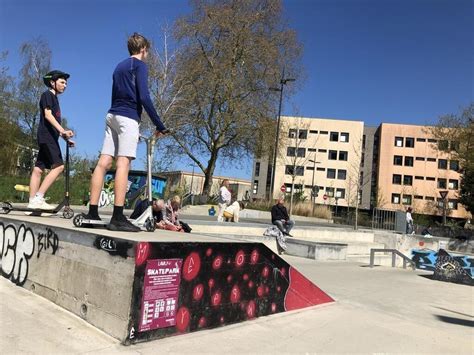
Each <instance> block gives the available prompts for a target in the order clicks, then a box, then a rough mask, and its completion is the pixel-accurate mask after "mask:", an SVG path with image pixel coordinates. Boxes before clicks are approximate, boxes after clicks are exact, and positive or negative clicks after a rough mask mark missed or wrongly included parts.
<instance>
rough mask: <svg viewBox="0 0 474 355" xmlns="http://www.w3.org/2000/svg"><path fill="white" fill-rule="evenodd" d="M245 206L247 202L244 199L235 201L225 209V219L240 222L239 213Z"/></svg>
mask: <svg viewBox="0 0 474 355" xmlns="http://www.w3.org/2000/svg"><path fill="white" fill-rule="evenodd" d="M244 208H245V204H244V203H243V202H242V201H234V203H233V204H231V205H230V206H228V207H227V208H226V209H225V210H224V214H223V216H224V220H225V221H226V222H229V221H230V222H236V223H237V222H238V221H239V213H240V211H242V210H243V209H244Z"/></svg>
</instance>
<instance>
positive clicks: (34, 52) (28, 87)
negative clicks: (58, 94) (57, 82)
mask: <svg viewBox="0 0 474 355" xmlns="http://www.w3.org/2000/svg"><path fill="white" fill-rule="evenodd" d="M20 56H21V60H22V62H23V65H22V67H21V69H20V73H19V83H18V95H17V102H16V109H17V116H18V121H19V122H18V123H19V124H20V127H21V128H22V130H23V131H24V132H25V133H26V134H27V135H28V137H29V142H27V145H30V146H32V145H34V142H35V140H36V131H37V129H38V121H39V117H40V115H39V114H40V112H39V106H38V103H39V100H40V97H41V94H42V93H43V91H45V90H46V87H45V85H44V83H43V76H44V75H45V74H46V73H47V72H49V71H50V65H51V50H50V48H49V45H48V42H47V41H45V40H44V39H42V38H35V39H33V40H31V41H29V42H25V43H23V44H22V45H21V46H20Z"/></svg>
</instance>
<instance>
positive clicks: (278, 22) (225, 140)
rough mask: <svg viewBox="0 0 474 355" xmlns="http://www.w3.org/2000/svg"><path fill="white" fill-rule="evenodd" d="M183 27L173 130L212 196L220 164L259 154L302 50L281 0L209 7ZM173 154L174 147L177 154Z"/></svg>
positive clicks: (222, 1) (179, 26)
mask: <svg viewBox="0 0 474 355" xmlns="http://www.w3.org/2000/svg"><path fill="white" fill-rule="evenodd" d="M192 7H193V10H192V13H191V14H190V15H188V16H185V17H182V18H180V19H179V20H178V21H177V22H176V25H175V38H176V40H177V41H178V43H179V44H180V50H179V53H178V56H177V58H176V60H177V64H176V65H177V66H176V68H177V72H176V80H175V82H176V83H179V84H178V85H177V86H175V90H180V95H179V97H180V103H181V104H180V105H177V106H176V107H175V111H174V114H173V115H171V117H173V120H172V124H169V128H171V129H173V127H178V130H177V131H175V132H174V133H173V138H174V139H175V144H174V147H173V148H172V149H174V150H175V152H177V153H179V154H182V155H187V156H188V157H189V158H190V159H191V160H193V161H194V162H195V163H196V165H197V166H198V167H199V168H200V169H201V170H202V171H203V173H204V174H205V182H204V187H203V193H204V194H206V195H209V194H210V190H211V187H212V176H213V173H214V170H215V167H216V162H217V159H218V158H222V159H224V164H225V165H227V166H229V165H231V164H232V165H235V164H236V163H238V162H239V161H240V158H241V156H243V155H245V156H247V155H248V154H249V153H250V154H251V153H254V152H255V148H256V147H257V144H256V143H257V139H258V136H259V134H261V129H260V128H261V127H262V126H263V125H264V124H267V123H268V118H269V117H275V111H276V107H277V102H278V101H277V100H278V93H275V92H273V93H272V92H270V91H269V90H268V89H269V88H270V87H272V86H275V85H277V84H278V83H279V81H280V77H281V73H282V70H283V68H285V71H286V73H288V74H289V75H291V77H292V78H298V77H299V76H300V73H301V63H300V57H301V46H300V44H299V43H298V41H297V39H296V34H295V32H294V31H293V30H291V29H289V28H288V27H287V25H286V23H285V21H284V19H283V18H282V4H281V1H280V0H202V1H193V2H192ZM170 148H171V147H170Z"/></svg>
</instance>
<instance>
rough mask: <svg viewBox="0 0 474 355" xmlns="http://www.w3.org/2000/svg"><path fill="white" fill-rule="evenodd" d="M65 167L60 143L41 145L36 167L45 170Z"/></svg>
mask: <svg viewBox="0 0 474 355" xmlns="http://www.w3.org/2000/svg"><path fill="white" fill-rule="evenodd" d="M61 165H64V162H63V157H62V155H61V148H60V147H59V143H58V142H50V143H41V144H40V145H39V153H38V157H37V158H36V163H35V166H36V167H38V168H40V169H41V170H44V169H51V168H56V167H58V166H61Z"/></svg>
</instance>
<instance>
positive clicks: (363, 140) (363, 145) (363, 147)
mask: <svg viewBox="0 0 474 355" xmlns="http://www.w3.org/2000/svg"><path fill="white" fill-rule="evenodd" d="M362 149H365V134H364V135H363V136H362Z"/></svg>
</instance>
